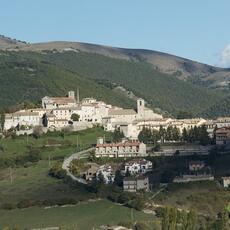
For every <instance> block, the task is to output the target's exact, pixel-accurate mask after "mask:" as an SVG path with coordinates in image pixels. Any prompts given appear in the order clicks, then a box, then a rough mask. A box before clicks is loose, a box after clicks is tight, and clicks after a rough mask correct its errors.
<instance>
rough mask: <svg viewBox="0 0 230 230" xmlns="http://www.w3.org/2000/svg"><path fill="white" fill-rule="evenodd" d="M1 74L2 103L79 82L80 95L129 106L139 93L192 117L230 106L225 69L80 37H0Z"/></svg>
mask: <svg viewBox="0 0 230 230" xmlns="http://www.w3.org/2000/svg"><path fill="white" fill-rule="evenodd" d="M6 44H7V45H6ZM28 65H29V67H28ZM30 65H31V67H30ZM34 69H35V70H36V71H34ZM35 76H36V77H35ZM0 78H1V79H0V80H1V83H2V84H1V85H0V96H1V99H0V105H1V106H3V105H4V106H7V105H11V104H14V103H17V102H20V101H23V100H25V99H30V100H39V99H40V97H42V96H44V95H45V94H49V95H58V94H63V93H66V91H67V90H69V89H70V88H71V89H76V88H77V87H79V86H80V88H81V95H82V96H95V97H97V98H101V99H103V100H105V101H107V102H109V103H113V104H117V105H121V106H129V107H130V106H131V107H135V102H134V100H133V99H135V98H136V97H142V98H144V99H145V100H146V101H147V102H148V104H149V106H151V107H152V108H159V109H160V110H162V111H166V112H167V113H170V114H172V115H174V116H176V115H177V114H178V113H180V112H181V111H186V112H189V113H191V114H193V116H199V115H202V116H203V115H205V116H212V115H214V116H216V115H222V114H223V113H224V114H225V115H226V113H228V111H230V105H229V107H228V103H225V104H224V105H223V106H224V108H222V103H221V102H222V101H223V100H224V101H225V100H226V101H228V96H229V82H230V70H229V69H221V68H216V67H212V66H208V65H204V64H201V63H197V62H194V61H191V60H187V59H184V58H180V57H176V56H173V55H170V54H165V53H160V52H156V51H149V50H137V49H122V48H114V47H107V46H101V45H93V44H86V43H78V42H48V43H40V44H27V43H24V42H20V41H17V40H12V39H10V38H6V37H2V36H0ZM13 82H15V83H16V85H14V86H12V83H13ZM81 83H82V84H81ZM83 83H84V84H83ZM77 85H78V86H77ZM91 86H92V87H91ZM118 86H119V87H118ZM118 88H119V89H120V88H125V89H126V92H123V91H122V90H118ZM216 89H217V90H216ZM84 92H85V93H84ZM8 93H9V94H8ZM133 94H134V96H132V95H133ZM123 98H124V99H123ZM225 98H226V99H225Z"/></svg>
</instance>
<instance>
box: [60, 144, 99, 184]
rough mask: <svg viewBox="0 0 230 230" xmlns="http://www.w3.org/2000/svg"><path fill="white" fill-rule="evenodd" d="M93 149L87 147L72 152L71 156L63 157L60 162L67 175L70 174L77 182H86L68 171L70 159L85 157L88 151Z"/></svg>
mask: <svg viewBox="0 0 230 230" xmlns="http://www.w3.org/2000/svg"><path fill="white" fill-rule="evenodd" d="M93 150H95V148H89V149H86V150H83V151H80V152H77V153H74V154H72V155H71V156H69V157H67V158H65V159H64V161H63V164H62V168H63V169H64V170H66V174H67V175H68V176H70V177H71V178H72V179H73V180H75V181H78V182H79V183H82V184H87V182H86V180H84V179H83V178H80V177H76V176H74V175H73V174H72V173H71V172H70V171H69V166H70V163H71V161H72V160H75V159H82V158H87V157H88V153H89V152H91V151H93Z"/></svg>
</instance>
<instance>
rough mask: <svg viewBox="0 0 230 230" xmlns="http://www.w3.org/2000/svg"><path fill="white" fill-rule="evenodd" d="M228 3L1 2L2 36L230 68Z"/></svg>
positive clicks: (159, 0) (179, 0) (121, 0)
mask: <svg viewBox="0 0 230 230" xmlns="http://www.w3.org/2000/svg"><path fill="white" fill-rule="evenodd" d="M229 11H230V1H229V0H218V1H217V0H213V1H210V0H192V1H185V0H14V1H10V0H0V34H3V35H6V36H10V37H13V38H17V39H20V40H25V41H28V42H43V41H51V40H68V41H70V40H71V41H82V42H89V43H96V44H105V45H111V46H118V47H127V48H145V49H152V50H158V51H163V52H167V53H171V54H175V55H178V56H182V57H186V58H189V59H193V60H197V61H200V62H203V63H208V64H212V65H219V66H226V67H227V66H229V67H230V45H229V44H230V26H229V22H230V12H229Z"/></svg>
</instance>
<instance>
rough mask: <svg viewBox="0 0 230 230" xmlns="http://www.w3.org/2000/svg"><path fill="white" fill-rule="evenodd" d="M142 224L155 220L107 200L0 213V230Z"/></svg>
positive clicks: (81, 229) (85, 227)
mask: <svg viewBox="0 0 230 230" xmlns="http://www.w3.org/2000/svg"><path fill="white" fill-rule="evenodd" d="M135 221H142V222H146V223H147V224H150V223H154V222H156V221H157V220H156V219H155V218H154V216H153V215H152V214H145V213H143V212H139V211H136V210H133V209H129V208H126V207H123V206H120V205H117V204H114V203H112V202H110V201H107V200H100V201H92V202H85V203H84V202H83V203H81V204H78V205H76V206H72V207H71V206H67V207H53V208H48V209H44V208H38V207H33V208H28V209H24V210H18V209H15V210H11V211H5V210H0V228H1V229H2V228H3V227H4V226H10V227H14V226H17V227H19V228H44V227H58V226H65V227H67V228H68V229H80V230H83V229H84V230H90V229H93V227H98V226H100V225H103V224H118V223H120V222H135Z"/></svg>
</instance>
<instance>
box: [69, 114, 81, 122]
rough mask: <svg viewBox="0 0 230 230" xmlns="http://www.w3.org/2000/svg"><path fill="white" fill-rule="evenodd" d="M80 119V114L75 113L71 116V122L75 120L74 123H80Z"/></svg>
mask: <svg viewBox="0 0 230 230" xmlns="http://www.w3.org/2000/svg"><path fill="white" fill-rule="evenodd" d="M79 119H80V115H79V114H76V113H73V114H72V115H71V120H73V121H79Z"/></svg>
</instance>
